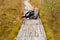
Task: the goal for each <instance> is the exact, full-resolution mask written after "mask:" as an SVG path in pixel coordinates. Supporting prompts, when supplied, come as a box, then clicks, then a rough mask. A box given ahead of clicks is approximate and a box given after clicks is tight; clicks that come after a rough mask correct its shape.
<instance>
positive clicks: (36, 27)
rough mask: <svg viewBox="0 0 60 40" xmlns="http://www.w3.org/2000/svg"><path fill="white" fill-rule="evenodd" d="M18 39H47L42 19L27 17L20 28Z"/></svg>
mask: <svg viewBox="0 0 60 40" xmlns="http://www.w3.org/2000/svg"><path fill="white" fill-rule="evenodd" d="M16 40H47V38H46V35H45V31H44V28H43V25H42V23H41V20H39V19H37V20H29V19H26V20H25V21H24V22H23V24H22V26H21V29H20V30H19V33H18V35H17V38H16Z"/></svg>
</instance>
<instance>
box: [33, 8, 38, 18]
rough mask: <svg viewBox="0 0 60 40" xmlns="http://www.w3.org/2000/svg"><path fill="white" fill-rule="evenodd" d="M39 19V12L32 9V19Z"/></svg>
mask: <svg viewBox="0 0 60 40" xmlns="http://www.w3.org/2000/svg"><path fill="white" fill-rule="evenodd" d="M38 17H39V10H38V9H37V8H35V9H34V19H38Z"/></svg>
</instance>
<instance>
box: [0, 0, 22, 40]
mask: <svg viewBox="0 0 60 40" xmlns="http://www.w3.org/2000/svg"><path fill="white" fill-rule="evenodd" d="M22 14H23V2H22V0H0V40H15V37H16V35H17V33H18V30H19V28H20V25H21V23H22V19H20V18H21V15H22Z"/></svg>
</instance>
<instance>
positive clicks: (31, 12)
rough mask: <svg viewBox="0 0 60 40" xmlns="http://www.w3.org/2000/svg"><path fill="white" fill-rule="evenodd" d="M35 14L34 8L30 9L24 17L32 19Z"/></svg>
mask: <svg viewBox="0 0 60 40" xmlns="http://www.w3.org/2000/svg"><path fill="white" fill-rule="evenodd" d="M33 15H34V10H30V11H28V12H27V13H26V14H25V16H23V17H22V18H29V19H32V18H33Z"/></svg>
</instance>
